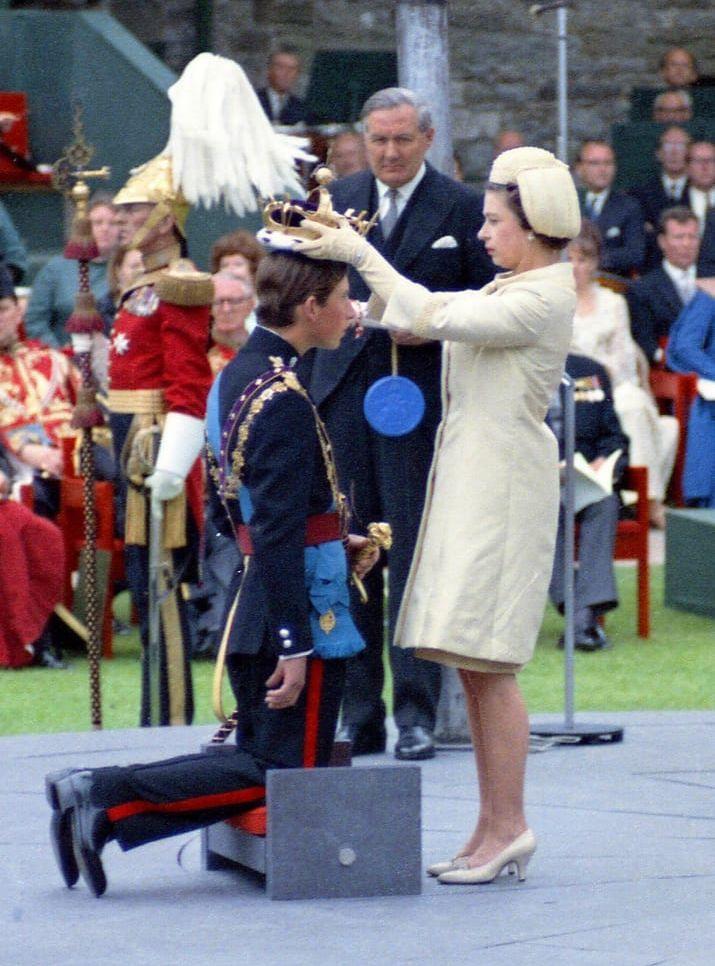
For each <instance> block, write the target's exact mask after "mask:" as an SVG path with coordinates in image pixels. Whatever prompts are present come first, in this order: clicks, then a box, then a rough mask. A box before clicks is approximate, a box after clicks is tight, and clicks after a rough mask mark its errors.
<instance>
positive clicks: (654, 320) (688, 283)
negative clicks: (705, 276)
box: [626, 207, 700, 362]
mask: <svg viewBox="0 0 715 966" xmlns="http://www.w3.org/2000/svg"><path fill="white" fill-rule="evenodd" d="M658 246H659V248H660V251H661V253H662V262H661V266H660V268H655V269H653V271H652V272H648V273H647V274H646V275H644V276H643V278H640V279H638V280H637V281H635V282H632V283H631V284H630V286H629V287H628V289H627V290H626V299H627V300H628V309H629V311H630V315H631V332H632V334H633V338H634V339H635V340H636V342H637V343H638V345H639V346H640V347H641V349H642V350H643V352H645V354H646V358H647V359H648V361H649V362H659V361H660V360H661V359H662V357H663V356H662V349H661V347H660V344H659V343H660V339H662V338H663V337H665V336H667V335H668V333H669V332H670V326H671V325H672V323H673V322H674V321H675V320H676V318H677V317H678V315H679V314H680V312H681V310H682V308H683V306H685V305H687V304H688V302H689V301H690V299H691V298H692V297H693V296H694V295H695V278H696V266H697V261H698V251H699V248H700V238H699V235H698V219H697V218H696V217H695V215H694V214H693V212H692V211H690V209H688V208H683V207H676V208H666V209H665V211H664V212H663V213H662V214H661V220H660V229H659V233H658Z"/></svg>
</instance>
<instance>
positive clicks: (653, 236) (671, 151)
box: [629, 125, 690, 271]
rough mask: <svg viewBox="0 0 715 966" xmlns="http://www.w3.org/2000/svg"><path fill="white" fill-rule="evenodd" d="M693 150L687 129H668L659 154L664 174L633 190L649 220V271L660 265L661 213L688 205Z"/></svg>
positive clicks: (657, 155) (661, 139) (647, 255)
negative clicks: (689, 163)
mask: <svg viewBox="0 0 715 966" xmlns="http://www.w3.org/2000/svg"><path fill="white" fill-rule="evenodd" d="M689 146H690V135H689V134H688V132H687V131H686V130H685V129H684V128H682V127H678V126H677V125H675V126H672V127H668V128H666V129H665V131H663V133H662V134H661V136H660V138H659V139H658V148H657V150H656V152H655V156H656V158H657V160H658V164H659V166H660V173H659V174H658V175H657V177H655V178H653V179H652V181H648V182H646V184H642V185H636V187H634V188H631V189H630V192H629V193H630V194H631V195H633V197H634V198H636V200H637V201H638V203H639V204H640V206H641V210H642V211H643V217H644V219H645V232H646V261H645V269H646V271H650V269H652V268H657V267H658V265H659V264H660V249H659V248H658V241H657V235H658V225H659V223H660V215H661V212H662V211H664V210H665V209H666V208H672V207H673V205H687V204H688V197H687V188H688V148H689Z"/></svg>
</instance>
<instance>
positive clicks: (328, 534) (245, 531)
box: [237, 512, 343, 557]
mask: <svg viewBox="0 0 715 966" xmlns="http://www.w3.org/2000/svg"><path fill="white" fill-rule="evenodd" d="M342 537H343V533H342V528H341V525H340V515H339V514H338V513H335V512H332V513H316V514H314V515H313V516H310V517H308V519H307V521H306V528H305V546H306V547H315V546H316V545H317V544H319V543H329V542H330V541H331V540H342ZM237 540H238V549H239V550H240V551H241V553H242V554H243V556H244V557H252V556H253V553H254V550H253V540H252V539H251V531H250V529H249V528H248V527H247V526H246V524H245V523H241V524H240V525H239V527H238V538H237Z"/></svg>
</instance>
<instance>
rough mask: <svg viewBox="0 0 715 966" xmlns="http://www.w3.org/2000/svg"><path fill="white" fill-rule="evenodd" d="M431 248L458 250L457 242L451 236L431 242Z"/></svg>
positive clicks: (443, 236) (444, 236)
mask: <svg viewBox="0 0 715 966" xmlns="http://www.w3.org/2000/svg"><path fill="white" fill-rule="evenodd" d="M432 248H459V242H458V241H457V239H456V238H455V237H454V236H453V235H442V237H441V238H438V239H437V241H434V242H432Z"/></svg>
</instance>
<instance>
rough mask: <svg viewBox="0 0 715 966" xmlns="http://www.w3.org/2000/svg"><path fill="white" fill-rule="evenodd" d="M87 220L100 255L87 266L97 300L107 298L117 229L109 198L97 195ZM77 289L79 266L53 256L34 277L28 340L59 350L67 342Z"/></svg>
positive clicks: (28, 308) (90, 282)
mask: <svg viewBox="0 0 715 966" xmlns="http://www.w3.org/2000/svg"><path fill="white" fill-rule="evenodd" d="M89 220H90V222H91V225H92V235H93V237H94V241H95V243H96V245H97V248H98V249H99V255H98V256H97V258H95V259H94V260H93V261H91V262H90V263H89V285H90V288H91V289H92V292H94V297H95V298H96V299H97V300H99V299H101V298H102V297H103V296H104V295H106V293H107V290H108V283H107V260H108V259H109V256H110V255H111V254H112V252H113V250H114V248H115V247H116V245H117V241H118V232H119V229H118V226H117V224H116V221H115V217H114V207H113V205H112V201H111V198H110V196H109V195H105V194H100V193H98V194H96V195H95V196H94V198H93V199H92V200H91V201H90V204H89ZM78 287H79V263H78V262H76V261H74V260H73V259H70V258H65V257H64V256H63V255H55V256H54V257H53V258H51V259H50V260H49V261H48V262H47V264H46V265H45V266H44V268H41V269H40V271H39V272H38V273H37V275H36V277H35V280H34V282H33V283H32V295H31V296H30V301H29V304H28V306H27V313H26V315H25V331H26V332H27V335H28V337H29V338H32V339H39V340H40V342H44V343H45V345H48V346H52V347H53V348H60V347H61V346H64V345H67V344H68V343H69V341H70V339H69V335H68V334H67V333H66V332H65V323H66V322H67V319H68V318H69V317H70V315H71V314H72V310H73V309H74V302H75V296H76V294H77V289H78Z"/></svg>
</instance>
